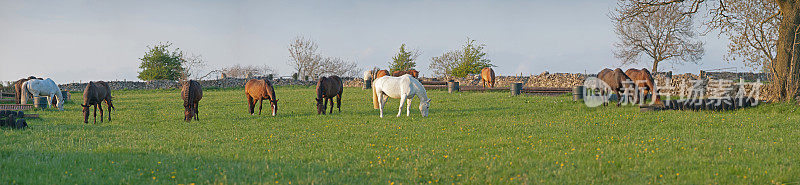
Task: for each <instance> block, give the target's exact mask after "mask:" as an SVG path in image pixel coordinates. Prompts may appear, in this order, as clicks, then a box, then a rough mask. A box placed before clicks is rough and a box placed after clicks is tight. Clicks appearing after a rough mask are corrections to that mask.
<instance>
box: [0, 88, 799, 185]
mask: <svg viewBox="0 0 800 185" xmlns="http://www.w3.org/2000/svg"><path fill="white" fill-rule="evenodd" d="M276 90H277V96H278V98H279V99H280V102H279V103H280V105H279V111H278V116H276V117H272V116H269V108H268V106H265V107H264V108H265V110H264V114H263V115H260V116H258V115H256V116H251V115H249V114H248V113H247V103H246V101H245V98H244V90H243V89H206V90H205V92H204V95H205V96H204V97H203V100H202V101H201V103H200V119H201V121H199V122H190V123H186V122H183V107H182V100H181V99H180V98H179V97H178V95H179V92H178V90H140V91H115V92H113V95H114V97H115V106H116V112H113V113H112V115H113V119H114V120H113V121H112V122H104V123H99V122H98V123H97V124H92V123H91V120H90V123H89V124H84V123H83V117H82V114H81V112H80V110H81V109H80V108H81V107H80V105H79V104H80V102H82V100H81V95H80V94H77V93H75V94H72V97H73V101H72V102H69V103H67V104H66V105H65V110H64V111H52V110H46V111H34V112H33V113H38V114H40V116H41V119H33V120H29V125H30V127H29V128H28V129H26V130H8V129H3V130H0V183H2V184H6V183H12V184H14V183H19V184H120V183H121V184H131V183H133V184H139V183H144V184H151V183H158V184H161V183H164V184H191V183H197V184H209V183H214V184H218V183H221V184H253V183H257V184H262V183H278V184H290V183H291V184H311V183H314V184H392V183H395V184H419V183H437V184H451V183H456V184H461V183H466V184H518V183H519V184H578V183H580V184H585V183H622V184H649V183H668V184H675V183H680V184H684V183H688V184H716V183H718V184H745V183H755V184H773V183H776V184H779V183H787V184H797V183H800V159H799V157H800V124H798V123H800V115H798V112H795V111H796V109H797V107H796V106H792V105H787V104H768V105H759V107H757V108H750V109H744V110H737V111H729V112H692V111H662V112H639V110H638V108H635V107H633V106H628V107H621V108H618V107H615V106H609V107H605V108H602V107H601V108H587V107H585V106H584V105H583V104H582V103H577V102H573V101H571V98H570V97H567V96H561V97H547V96H510V94H509V93H507V92H489V93H478V92H475V93H473V92H463V93H456V94H448V93H447V92H446V91H430V92H428V95H429V97H431V98H432V99H433V102H432V105H431V109H430V116H429V117H425V118H423V117H421V116H420V114H419V110H418V109H417V105H418V99H415V102H414V104H413V106H412V115H411V117H406V116H405V113H403V116H402V117H399V118H397V117H394V115H395V114H396V113H397V112H396V111H397V106H398V100H396V99H392V100H390V102H389V103H388V104H387V106H388V107H389V108H388V110H387V111H386V112H385V114H386V115H387V117H385V118H383V119H380V118H378V111H377V110H373V109H372V104H371V102H370V101H369V100H370V97H369V96H370V94H369V91H368V90H361V89H360V88H346V89H345V94H344V101H343V105H342V113H337V112H335V111H334V114H333V115H325V116H320V115H317V114H316V109H315V106H314V103H315V102H314V90H313V88H307V87H277V89H276Z"/></svg>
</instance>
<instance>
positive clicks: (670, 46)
mask: <svg viewBox="0 0 800 185" xmlns="http://www.w3.org/2000/svg"><path fill="white" fill-rule="evenodd" d="M681 6H682V5H681V4H671V5H665V6H653V7H650V8H649V9H648V10H647V11H648V13H646V14H638V15H636V16H629V17H628V16H625V15H624V14H620V12H624V11H625V10H624V8H626V7H628V5H626V4H624V3H620V8H622V9H618V11H617V14H614V15H612V19H613V21H614V32H615V33H616V34H617V36H618V37H619V42H617V43H614V46H615V47H616V48H617V49H616V50H615V51H614V56H615V57H617V58H619V59H620V60H621V62H622V64H623V65H627V64H635V63H638V62H639V59H640V57H641V55H642V54H645V55H647V56H649V57H650V58H651V59H652V61H653V68H652V71H654V72H655V71H658V64H659V63H660V62H662V61H671V62H673V63H682V62H695V63H696V62H697V61H699V60H700V59H701V58H702V57H703V54H705V50H703V42H701V41H697V39H696V36H697V34H696V33H695V31H694V28H693V27H692V22H693V18H692V15H691V14H683V13H682V12H681Z"/></svg>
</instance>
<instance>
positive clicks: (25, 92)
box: [19, 81, 30, 104]
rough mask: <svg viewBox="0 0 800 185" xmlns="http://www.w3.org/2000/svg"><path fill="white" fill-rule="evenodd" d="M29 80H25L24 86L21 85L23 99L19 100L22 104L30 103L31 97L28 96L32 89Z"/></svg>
mask: <svg viewBox="0 0 800 185" xmlns="http://www.w3.org/2000/svg"><path fill="white" fill-rule="evenodd" d="M28 82H29V81H25V82H23V83H22V86H21V87H20V91H21V93H20V94H21V96H22V99H20V100H19V101H20V104H28V98H30V97H28V94H30V90H28Z"/></svg>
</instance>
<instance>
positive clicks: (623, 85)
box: [597, 68, 633, 107]
mask: <svg viewBox="0 0 800 185" xmlns="http://www.w3.org/2000/svg"><path fill="white" fill-rule="evenodd" d="M597 78H599V79H600V80H603V82H605V83H606V84H608V86H609V87H611V91H613V92H614V93H616V94H617V96H618V97H619V101H617V106H618V107H619V105H620V104H621V103H622V98H623V96H622V95H623V94H621V93H620V92H623V91H625V90H627V89H631V88H632V86H633V84H631V83H630V81H631V78H629V77H628V75H625V73H624V72H622V69H619V68H617V69H614V70H613V71H612V70H611V69H608V68H606V69H603V70H602V71H600V72H599V73H597ZM625 98H627V96H626V97H625ZM603 105H604V106H605V105H608V103H607V102H605V103H603Z"/></svg>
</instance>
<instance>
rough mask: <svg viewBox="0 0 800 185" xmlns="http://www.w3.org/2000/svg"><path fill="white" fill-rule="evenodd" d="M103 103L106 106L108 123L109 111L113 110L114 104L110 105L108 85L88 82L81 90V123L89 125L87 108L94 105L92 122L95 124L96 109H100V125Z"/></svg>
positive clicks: (99, 82)
mask: <svg viewBox="0 0 800 185" xmlns="http://www.w3.org/2000/svg"><path fill="white" fill-rule="evenodd" d="M103 101H105V102H106V105H108V121H111V109H114V104H113V103H111V90H110V89H109V88H108V84H107V83H106V82H103V81H97V82H91V81H90V82H89V84H88V85H86V88H84V89H83V104H81V107H83V123H89V107H91V106H92V105H94V121H93V123H97V109H98V107H99V108H100V123H102V122H103V105H102V103H103Z"/></svg>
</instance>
